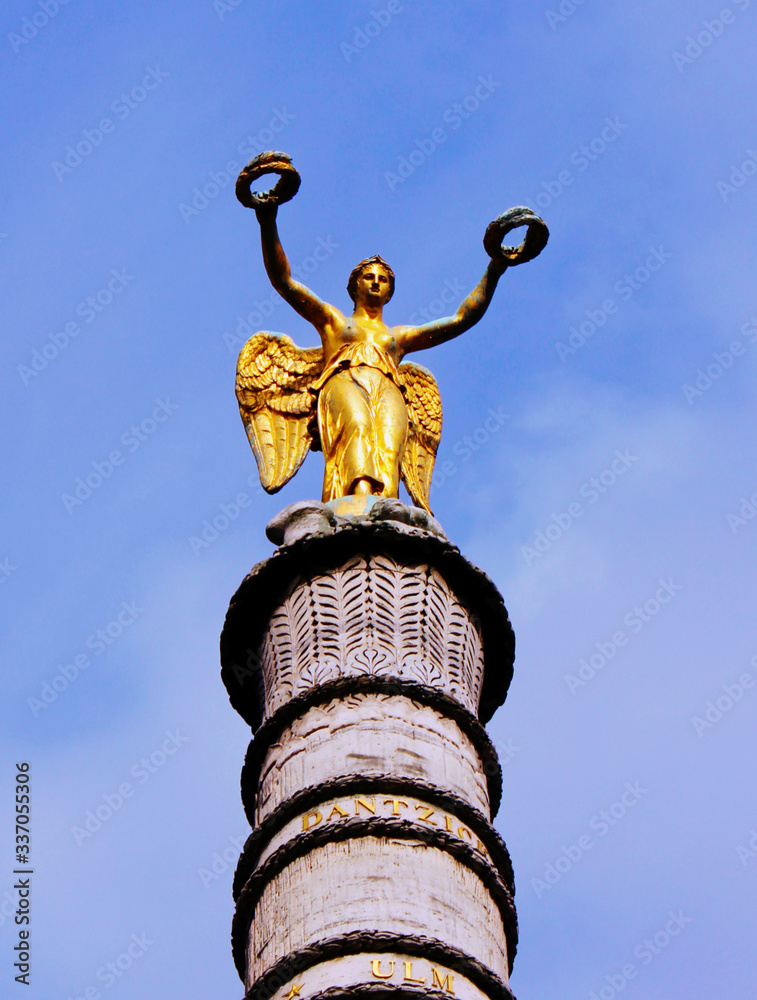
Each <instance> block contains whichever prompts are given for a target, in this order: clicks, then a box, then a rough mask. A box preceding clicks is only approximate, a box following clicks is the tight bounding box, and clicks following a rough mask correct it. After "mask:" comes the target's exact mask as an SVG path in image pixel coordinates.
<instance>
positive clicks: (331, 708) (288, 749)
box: [253, 694, 490, 825]
mask: <svg viewBox="0 0 757 1000" xmlns="http://www.w3.org/2000/svg"><path fill="white" fill-rule="evenodd" d="M351 774H360V775H361V776H363V777H366V778H367V777H371V778H376V779H381V778H382V777H384V776H386V775H390V776H391V777H393V778H398V777H405V778H408V779H410V780H413V781H416V782H418V783H419V784H426V785H432V786H435V787H437V788H440V789H446V790H448V791H451V792H453V793H454V794H456V795H458V796H460V798H462V799H464V800H465V801H467V802H469V803H470V805H471V806H473V807H474V808H475V809H477V810H479V812H481V813H483V814H484V815H485V816H489V815H490V805H489V795H488V788H487V782H486V777H485V775H484V773H483V768H482V766H481V760H480V758H479V756H478V754H477V752H476V750H475V748H474V746H473V744H472V743H471V741H470V740H469V739H468V738H467V737H466V736H465V735H464V734H463V733H462V732H461V731H460V728H459V727H458V726H457V725H456V724H455V723H454V722H453V721H451V720H450V719H448V718H447V717H446V716H444V715H443V714H442V713H441V712H438V711H435V710H434V709H433V708H430V707H428V706H426V705H417V704H413V703H411V702H409V701H408V700H407V699H406V698H403V697H401V696H384V695H372V694H365V695H356V696H353V697H351V698H348V699H344V700H339V701H331V702H329V703H327V704H325V705H323V706H317V707H313V708H311V709H309V710H308V711H307V712H306V713H305V714H304V715H303V716H301V717H300V718H297V719H296V720H295V721H294V722H293V723H292V725H291V726H290V727H288V728H287V729H286V730H285V731H284V732H283V733H282V734H281V737H280V738H279V739H278V740H277V741H276V742H275V743H274V744H272V746H271V747H270V749H269V751H268V753H267V755H266V757H265V761H264V763H263V766H262V767H261V769H260V775H259V779H258V795H257V801H256V802H255V806H254V814H253V815H254V821H255V825H257V824H259V823H261V822H262V821H263V820H264V819H265V817H266V816H267V815H268V814H269V813H270V812H272V811H273V810H274V809H276V808H277V807H278V806H279V805H281V803H282V802H284V801H285V800H286V799H287V798H289V797H290V796H291V795H292V794H293V793H294V792H295V791H297V790H298V789H302V788H312V787H317V786H318V785H319V784H320V783H321V782H323V781H324V779H325V778H326V777H329V778H337V777H342V776H346V775H351Z"/></svg>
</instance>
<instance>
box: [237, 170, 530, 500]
mask: <svg viewBox="0 0 757 1000" xmlns="http://www.w3.org/2000/svg"><path fill="white" fill-rule="evenodd" d="M272 172H273V173H277V174H279V180H278V182H277V183H276V186H275V187H274V188H273V189H272V190H271V191H268V192H263V193H260V192H253V191H251V189H250V187H251V184H252V183H253V182H254V181H255V180H257V179H258V178H259V177H261V176H262V175H264V174H266V173H272ZM299 184H300V178H299V174H298V173H297V171H296V170H295V168H294V167H293V166H292V163H291V160H290V158H289V157H288V156H287V155H286V154H285V153H277V152H267V153H261V154H260V156H258V157H256V158H255V159H254V160H253V161H252V162H251V163H249V164H248V165H247V166H246V167H245V168H244V170H243V171H242V172H241V174H240V175H239V179H238V180H237V185H236V192H237V197H238V199H239V200H240V202H241V203H242V204H243V205H245V206H246V207H248V208H253V209H254V210H255V213H256V215H257V218H258V222H259V223H260V234H261V242H262V248H263V261H264V263H265V268H266V272H267V274H268V277H269V278H270V280H271V283H272V285H273V287H274V288H275V289H276V291H277V292H278V293H279V294H280V295H281V296H282V298H284V299H285V300H286V301H287V302H288V303H289V304H290V305H291V306H292V307H293V308H294V309H295V310H296V312H298V313H299V314H300V316H302V317H304V318H305V319H307V320H308V321H309V322H310V323H312V324H313V326H314V327H315V328H316V330H317V331H318V334H319V336H320V339H321V347H320V348H307V349H304V350H303V349H301V348H299V347H297V346H296V345H295V344H294V343H293V342H292V341H291V340H290V339H289V338H288V337H286V336H284V335H280V334H274V333H267V332H261V333H257V334H255V336H253V337H251V338H250V340H248V342H247V343H246V344H245V346H244V347H243V348H242V351H241V352H240V355H239V361H238V364H237V379H236V392H237V399H238V401H239V409H240V413H241V416H242V420H243V422H244V425H245V429H246V431H247V435H248V438H249V441H250V445H251V446H252V450H253V453H254V455H255V458H256V461H257V464H258V472H259V474H260V481H261V484H262V486H263V488H264V489H265V490H266V491H267V492H269V493H275V492H276V491H277V490H280V489H281V487H282V486H284V485H285V484H286V483H287V482H288V481H289V480H290V479H291V478H292V476H293V475H294V474H295V472H297V470H298V469H299V467H300V465H301V464H302V462H303V460H304V458H305V455H306V454H307V452H308V450H310V449H313V450H321V451H323V455H324V459H325V463H326V470H325V475H324V482H323V500H324V501H329V500H335V499H337V498H338V497H343V496H349V495H354V494H357V495H360V494H372V495H375V496H383V497H397V496H398V491H399V481H400V479H402V481H403V482H404V484H405V486H406V488H407V490H408V493H409V494H410V496H411V497H412V499H413V502H414V503H415V504H416V505H417V506H419V507H422V508H424V509H425V510H427V511H430V508H429V492H430V488H431V476H432V473H433V467H434V459H435V457H436V451H437V448H438V446H439V440H440V437H441V429H442V407H441V399H440V397H439V389H438V386H437V384H436V381H435V379H434V377H433V375H432V374H431V373H430V372H429V371H427V370H426V369H425V368H422V367H421V366H420V365H416V364H412V363H410V362H404V363H402V362H403V359H404V357H405V355H407V354H410V353H412V352H413V351H422V350H426V349H427V348H429V347H435V346H436V345H437V344H443V343H444V342H445V341H447V340H451V339H452V338H453V337H458V336H459V335H460V334H461V333H464V332H465V331H466V330H468V329H470V327H472V326H473V325H474V324H475V323H477V322H478V321H479V320H480V319H481V317H482V316H483V315H484V313H485V312H486V310H487V308H488V306H489V303H490V301H491V298H492V296H493V294H494V290H495V288H496V287H497V283H498V281H499V279H500V277H501V276H502V274H503V273H504V272H505V270H506V269H507V268H508V267H511V266H513V265H515V264H519V263H523V262H525V261H526V260H531V259H533V257H535V256H537V255H538V254H539V253H540V252H541V250H542V249H543V247H544V246H545V245H546V242H547V238H548V236H549V233H548V230H547V227H546V225H545V224H544V223H543V222H542V220H541V219H540V218H539V217H538V216H536V215H534V213H533V212H531V211H530V210H529V209H526V208H515V209H511V210H510V211H509V212H506V213H505V214H504V215H501V216H499V217H498V218H497V219H495V220H494V222H492V223H491V224H490V225H489V227H488V228H487V231H486V235H485V237H484V247H485V249H486V251H487V253H488V254H489V256H490V258H491V259H490V261H489V264H488V266H487V268H486V270H485V272H484V274H483V277H482V278H481V280H480V281H479V283H478V285H476V287H475V288H474V289H473V291H472V292H471V293H470V294H469V295H468V296H467V297H466V298H465V299H464V300H463V302H462V303H461V305H460V306H459V308H458V309H457V312H455V314H454V315H452V316H448V317H444V318H440V319H437V320H433V321H432V322H430V323H424V324H422V325H418V326H393V327H390V326H387V325H386V324H385V323H384V320H383V309H384V306H385V305H386V303H387V302H388V301H389V299H390V298H391V297H392V293H393V292H394V272H393V271H392V269H391V268H390V267H389V265H388V264H387V263H386V261H384V260H383V259H382V258H381V257H379V256H374V257H370V258H368V259H367V260H364V261H361V262H360V263H359V264H358V265H357V266H356V267H355V268H354V270H353V271H352V274H351V275H350V279H349V283H348V286H347V290H348V293H349V295H350V298H351V299H352V301H353V304H354V310H353V312H352V314H351V315H345V313H343V312H341V311H340V310H339V309H337V308H336V306H333V305H331V304H330V303H328V302H323V301H322V300H321V299H319V298H318V296H317V295H315V293H314V292H312V291H311V290H310V289H309V288H306V287H305V286H304V285H303V284H301V283H300V282H299V281H296V280H295V279H294V278H293V277H292V274H291V270H290V267H289V261H288V260H287V257H286V254H285V253H284V250H283V248H282V246H281V241H280V240H279V235H278V230H277V227H276V214H277V211H278V205H279V204H281V203H283V202H284V201H288V200H289V199H290V198H292V197H293V196H294V194H295V193H296V192H297V190H298V188H299ZM523 225H525V226H527V227H528V229H527V234H526V238H525V240H524V242H523V244H522V245H521V246H519V247H503V246H502V245H501V244H502V239H503V237H504V236H505V235H506V234H507V233H508V232H509V231H510V230H511V229H513V228H516V227H518V226H523Z"/></svg>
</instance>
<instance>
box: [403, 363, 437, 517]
mask: <svg viewBox="0 0 757 1000" xmlns="http://www.w3.org/2000/svg"><path fill="white" fill-rule="evenodd" d="M397 371H398V373H399V376H400V379H401V381H402V385H403V386H404V387H405V402H406V404H407V416H408V422H409V425H410V426H409V430H408V436H407V443H406V444H405V450H404V451H403V453H402V464H401V467H400V472H401V475H402V482H403V483H404V484H405V486H406V487H407V491H408V493H409V494H410V496H411V497H412V498H413V503H415V504H416V505H417V506H418V507H422V508H423V509H424V510H427V511H428V512H429V514H430V513H431V508H430V507H429V505H428V502H429V492H430V490H431V475H432V473H433V471H434V460H435V459H436V449H437V448H438V447H439V441H440V440H441V436H442V400H441V396H440V395H439V386H438V385H437V384H436V379H435V378H434V376H433V375H432V374H431V372H430V371H429V370H428V369H427V368H423V367H422V366H421V365H416V364H412V363H411V362H405V364H402V365H400V366H399V368H398V369H397Z"/></svg>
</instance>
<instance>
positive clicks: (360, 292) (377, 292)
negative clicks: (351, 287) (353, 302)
mask: <svg viewBox="0 0 757 1000" xmlns="http://www.w3.org/2000/svg"><path fill="white" fill-rule="evenodd" d="M390 294H391V282H390V281H389V275H388V274H387V272H386V271H385V270H384V268H383V267H381V265H380V264H371V265H370V267H366V268H363V270H362V271H361V272H360V277H359V278H358V279H357V289H356V295H355V297H356V299H357V301H358V302H360V301H363V302H366V303H368V304H369V305H372V306H377V305H381V306H383V305H385V304H386V301H387V299H388V298H389V296H390Z"/></svg>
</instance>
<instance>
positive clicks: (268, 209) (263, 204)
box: [255, 198, 279, 226]
mask: <svg viewBox="0 0 757 1000" xmlns="http://www.w3.org/2000/svg"><path fill="white" fill-rule="evenodd" d="M278 210H279V205H278V202H276V201H274V200H273V198H271V199H270V200H269V201H258V202H257V203H256V205H255V215H256V216H257V220H258V222H259V223H260V225H261V226H262V225H263V223H264V222H272V221H273V220H274V219H275V218H276V213H277V212H278Z"/></svg>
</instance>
